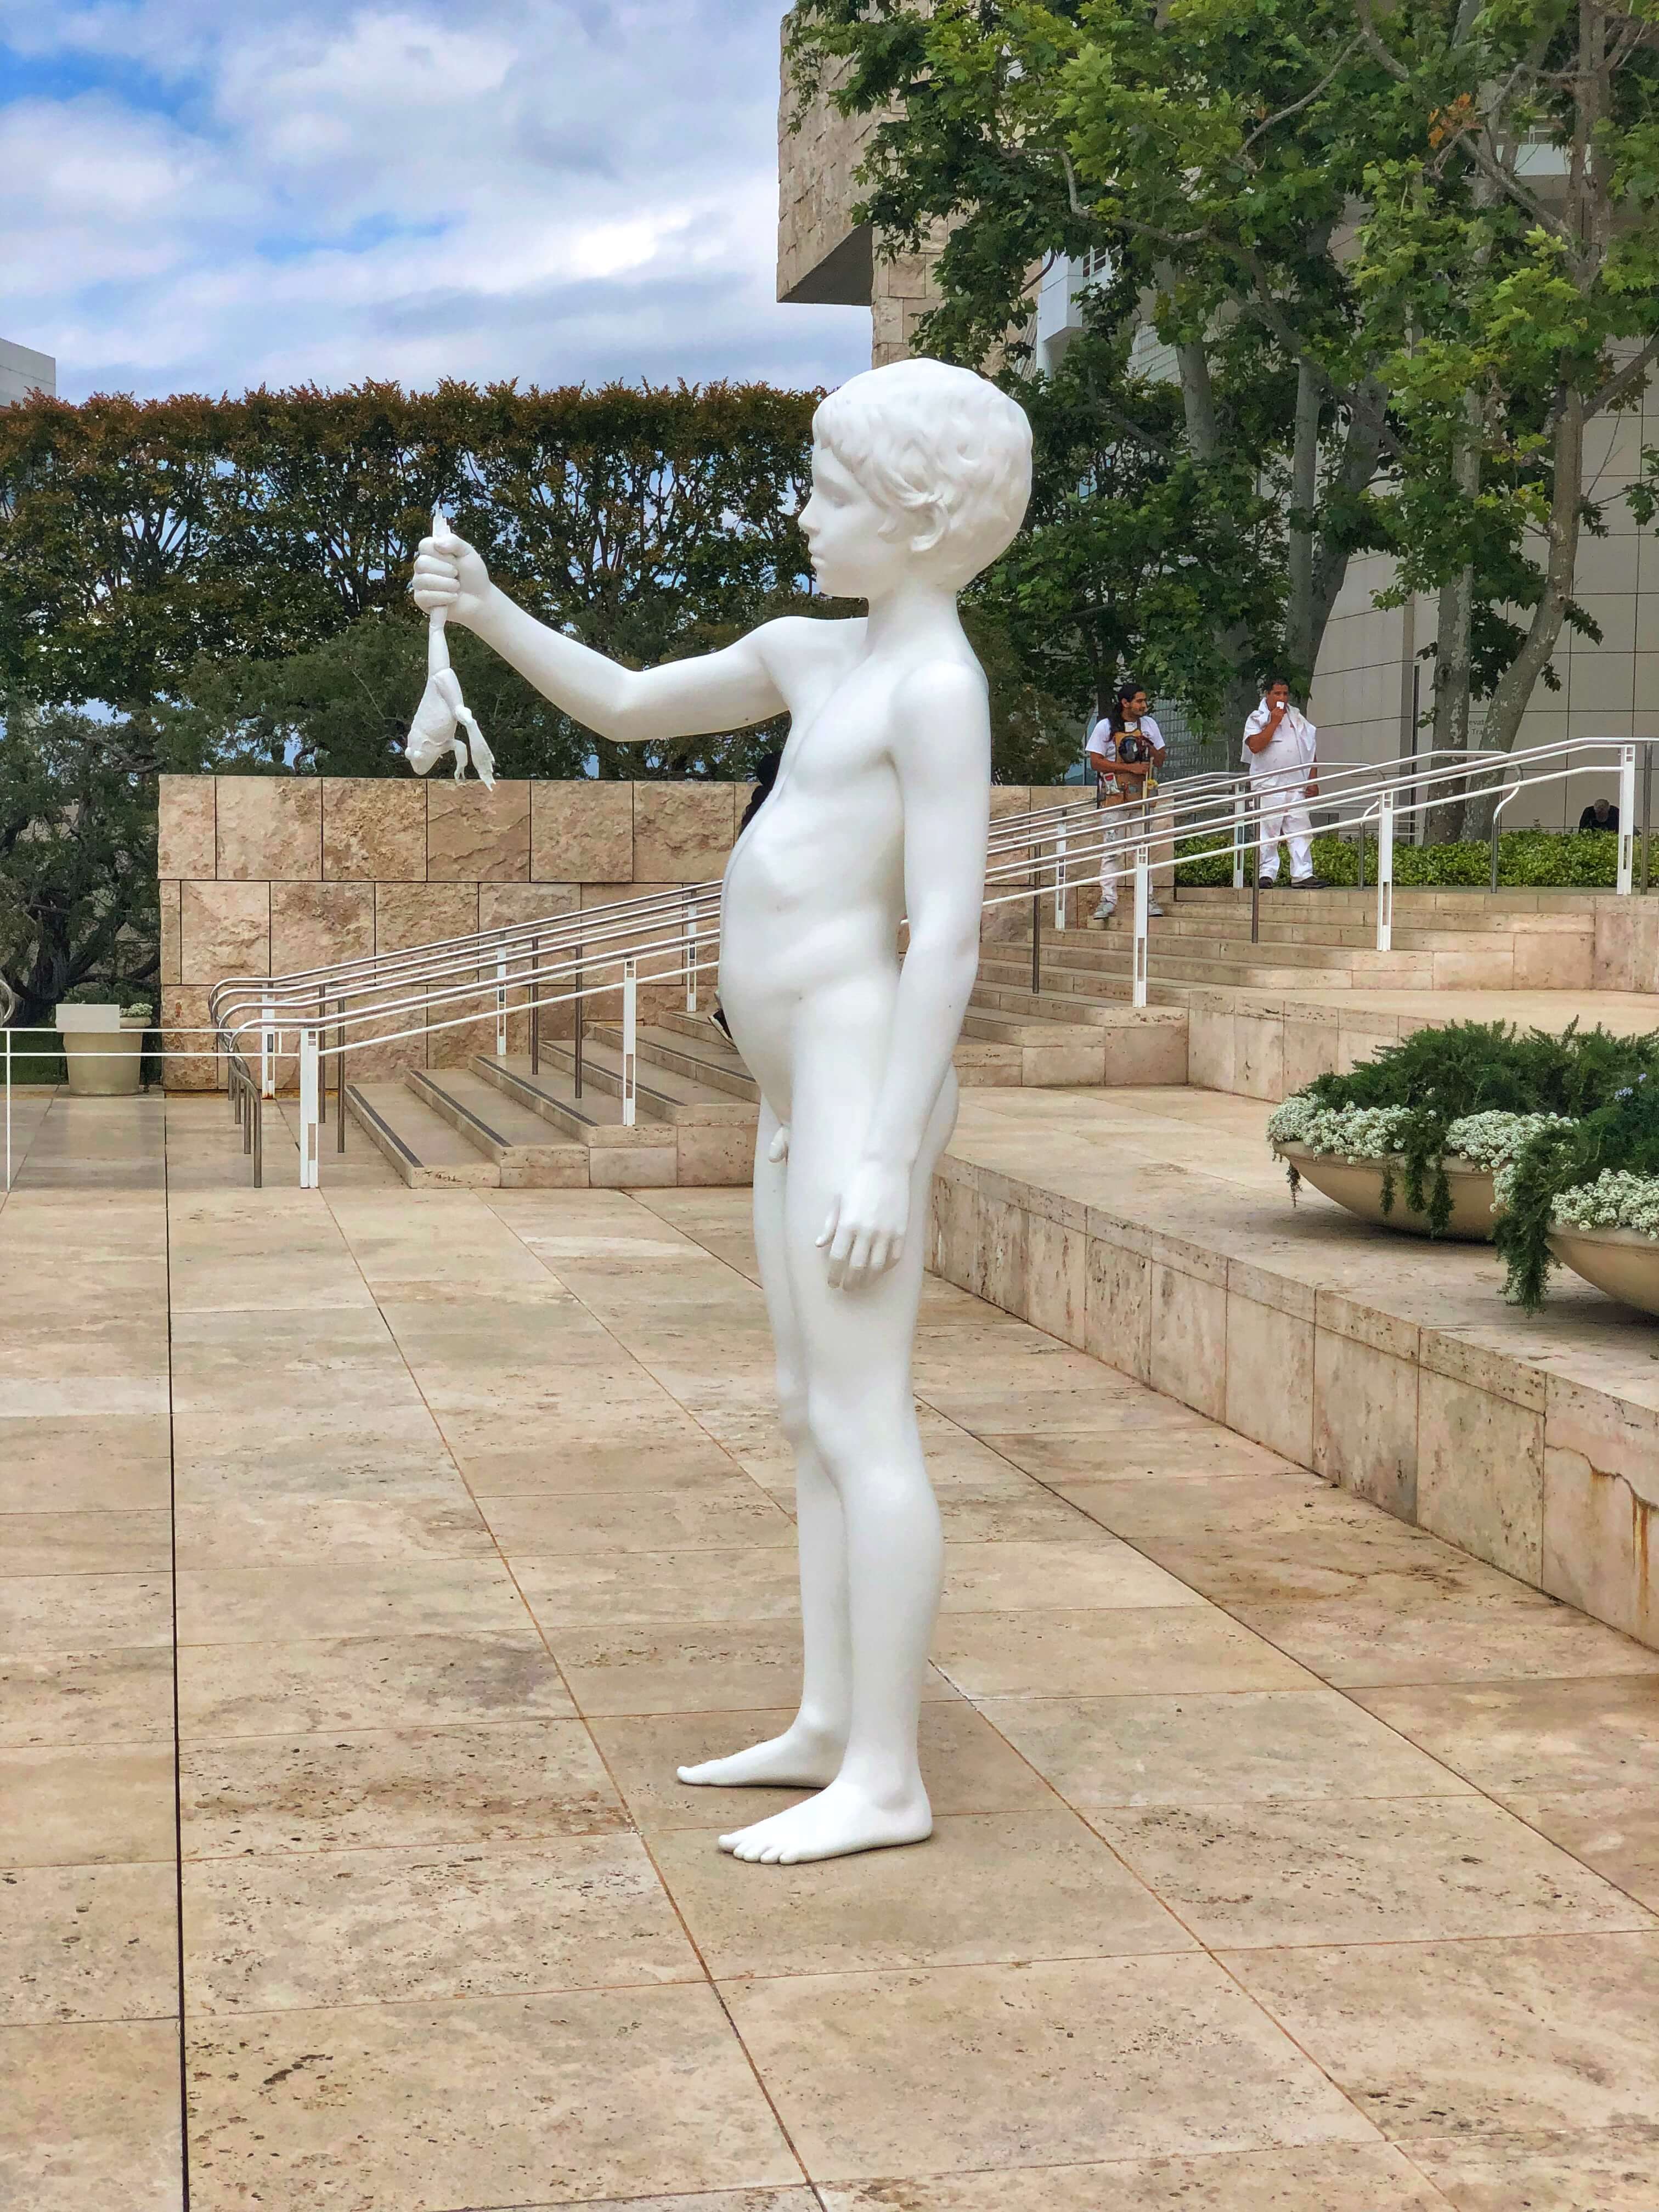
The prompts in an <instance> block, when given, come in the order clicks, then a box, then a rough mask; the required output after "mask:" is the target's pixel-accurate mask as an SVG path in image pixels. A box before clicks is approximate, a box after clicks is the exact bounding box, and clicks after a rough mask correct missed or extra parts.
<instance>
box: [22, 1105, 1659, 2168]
mask: <svg viewBox="0 0 1659 2212" xmlns="http://www.w3.org/2000/svg"><path fill="white" fill-rule="evenodd" d="M270 1146H271V1150H272V1153H273V1159H272V1164H271V1175H270V1186H271V1187H270V1188H267V1189H266V1190H264V1192H263V1193H258V1194H255V1193H252V1192H250V1191H247V1190H246V1189H245V1188H240V1186H239V1183H238V1182H237V1180H236V1176H235V1173H234V1170H235V1169H236V1168H237V1165H238V1163H237V1161H236V1159H235V1155H234V1139H233V1136H232V1133H231V1131H230V1128H229V1125H228V1121H227V1119H226V1117H225V1115H224V1113H223V1109H222V1106H221V1105H220V1104H218V1103H216V1102H206V1101H197V1100H191V1101H184V1102H179V1101H175V1102H173V1103H172V1104H171V1105H169V1106H165V1107H164V1106H163V1105H162V1103H161V1102H160V1101H159V1100H158V1101H149V1100H145V1101H140V1102H134V1103H131V1104H127V1103H119V1102H98V1103H95V1104H94V1103H91V1102H88V1104H87V1105H86V1106H85V1107H84V1108H80V1107H76V1106H74V1105H70V1104H69V1103H67V1102H64V1103H54V1105H53V1106H52V1110H51V1111H50V1112H44V1113H43V1112H39V1111H37V1112H35V1114H34V1116H33V1126H32V1127H31V1129H30V1131H29V1132H28V1149H27V1156H26V1157H25V1158H24V1159H23V1163H22V1168H21V1174H20V1176H19V1180H18V1184H17V1188H16V1189H15V1192H14V1194H13V1195H12V1196H11V1197H10V1199H9V1200H8V1201H7V1202H6V1203H5V1205H4V1206H3V1209H0V1516H3V1522H0V1546H3V1553H0V1568H3V1573H0V1865H3V1866H4V1867H5V1868H6V1869H8V1870H7V1871H6V1872H4V1873H0V2206H4V2207H6V2208H7V2212H11V2208H13V2207H15V2208H17V2212H178V2208H179V2207H181V2206H182V2204H183V2203H184V2201H185V2199H184V2187H185V2160H184V2154H183V2151H182V2148H181V2145H182V2142H183V2141H184V2136H183V2135H182V2134H181V2124H180V2123H181V2114H184V2115H185V2116H187V2130H188V2183H189V2203H190V2205H191V2207H192V2208H195V2212H233V2208H234V2212H241V2208H254V2207H259V2208H280V2209H281V2212H483V2208H506V2207H513V2208H520V2212H522V2208H545V2207H551V2206H553V2205H556V2204H570V2203H579V2204H586V2205H589V2206H597V2205H606V2206H610V2207H612V2208H617V2207H620V2206H623V2205H628V2206H632V2207H634V2208H635V2212H647V2208H649V2212H815V2208H816V2212H1176V2208H1180V2212H1268V2208H1273V2212H1428V2208H1431V2207H1435V2206H1444V2205H1447V2204H1450V2205H1455V2206H1458V2207H1461V2208H1463V2212H1513V2209H1514V2208H1516V2207H1520V2206H1525V2207H1528V2208H1529V2212H1651V2208H1652V2206H1653V2204H1654V2203H1655V2201H1656V2193H1659V2192H1656V2184H1655V2179H1654V2177H1655V2175H1656V2172H1659V2063H1656V2061H1659V2005H1656V2002H1655V1996H1654V1992H1655V1989H1656V1986H1659V1653H1655V1652H1653V1651H1650V1650H1644V1649H1643V1648H1641V1647H1639V1646H1638V1645H1636V1644H1632V1643H1630V1642H1628V1641H1626V1639H1624V1638H1621V1637H1620V1636H1619V1635H1617V1634H1616V1633H1615V1632H1613V1631H1612V1630H1609V1629H1606V1628H1602V1627H1601V1626H1597V1625H1596V1624H1594V1623H1591V1622H1588V1621H1584V1620H1582V1619H1578V1618H1577V1617H1575V1616H1573V1615H1571V1614H1570V1613H1567V1612H1566V1610H1565V1608H1561V1607H1553V1606H1548V1605H1547V1604H1546V1603H1545V1602H1544V1601H1541V1599H1540V1598H1539V1596H1538V1595H1537V1594H1536V1593H1535V1592H1533V1591H1529V1590H1526V1589H1522V1587H1521V1586H1520V1585H1519V1584H1517V1583H1511V1582H1510V1581H1509V1580H1507V1579H1506V1578H1505V1577H1504V1576H1502V1575H1500V1574H1498V1572H1496V1571H1494V1570H1492V1569H1491V1568H1488V1567H1485V1566H1482V1565H1479V1564H1478V1563H1477V1562H1474V1561H1473V1560H1471V1559H1468V1557H1467V1556H1466V1555H1464V1554H1462V1553H1458V1552H1455V1551H1454V1550H1453V1549H1452V1548H1451V1547H1449V1546H1448V1545H1446V1544H1444V1543H1442V1542H1440V1541H1437V1540H1436V1539H1435V1538H1434V1537H1432V1536H1430V1535H1428V1534H1425V1533H1424V1532H1422V1531H1421V1530H1419V1529H1415V1528H1408V1527H1407V1526H1404V1525H1403V1524H1401V1522H1398V1521H1395V1520H1394V1519H1392V1518H1390V1517H1389V1516H1387V1515H1385V1514H1383V1513H1381V1512H1379V1511H1377V1510H1375V1509H1374V1508H1371V1507H1370V1506H1368V1505H1366V1504H1363V1503H1361V1502H1359V1501H1358V1500H1356V1499H1354V1498H1349V1497H1346V1496H1344V1495H1342V1494H1341V1493H1340V1492H1334V1491H1331V1490H1328V1489H1327V1488H1325V1487H1324V1486H1322V1484H1320V1483H1318V1482H1317V1481H1316V1480H1313V1479H1312V1478H1311V1477H1310V1476H1308V1475H1306V1474H1303V1473H1301V1472H1299V1471H1297V1469H1295V1468H1292V1467H1291V1465H1289V1463H1288V1462H1284V1461H1282V1460H1279V1459H1278V1458H1276V1457H1275V1456H1274V1455H1273V1454H1272V1453H1271V1452H1269V1451H1267V1449H1264V1448H1262V1447H1261V1446H1259V1445H1255V1444H1252V1443H1247V1442H1246V1441H1244V1440H1243V1438H1242V1437H1238V1436H1237V1435H1236V1434H1234V1433H1233V1432H1232V1431H1229V1430H1226V1429H1224V1428H1221V1427H1219V1426H1218V1425H1216V1424H1214V1423H1212V1422H1211V1421H1208V1420H1206V1419H1204V1418H1203V1417H1202V1416H1201V1415H1200V1414H1198V1413H1194V1412H1192V1411H1190V1410H1189V1409H1188V1408H1186V1407H1182V1406H1179V1405H1177V1404H1176V1403H1175V1402H1174V1401H1171V1400H1170V1399H1167V1398H1163V1397H1159V1396H1158V1395H1155V1394H1154V1393H1153V1392H1152V1391H1151V1390H1150V1389H1146V1388H1145V1387H1144V1386H1142V1385H1140V1384H1139V1383H1135V1382H1133V1380H1131V1379H1129V1378H1127V1377H1126V1376H1122V1375H1120V1374H1117V1373H1115V1372H1113V1371H1112V1370H1109V1369H1108V1368H1106V1367H1104V1366H1103V1365H1102V1364H1100V1363H1098V1362H1097V1361H1095V1360H1093V1359H1091V1358H1088V1357H1086V1356H1085V1354H1083V1353H1081V1352H1076V1351H1073V1350H1071V1349H1068V1348H1066V1346H1063V1345H1061V1344H1060V1343H1058V1342H1057V1341H1056V1340H1054V1338H1052V1337H1048V1336H1046V1335H1043V1334H1041V1333H1039V1332H1038V1331H1037V1330H1036V1329H1034V1328H1030V1327H1028V1326H1026V1325H1025V1324H1024V1322H1018V1321H1016V1320H1014V1319H1012V1317H1011V1316H1008V1315H1006V1314H1004V1313H1002V1312H1000V1311H998V1310H996V1309H994V1308H993V1307H990V1306H987V1305H985V1304H981V1303H980V1302H979V1301H977V1300H975V1299H974V1298H972V1297H969V1296H968V1295H967V1294H965V1293H964V1292H963V1291H957V1290H955V1289H952V1288H950V1287H948V1286H946V1285H941V1284H936V1285H933V1286H931V1287H930V1291H929V1296H928V1300H927V1310H926V1315H925V1325H924V1331H923V1338H922V1342H921V1355H920V1359H919V1366H918V1377H917V1381H918V1389H919V1395H920V1397H921V1407H922V1420H923V1424H924V1427H925V1429H926V1431H927V1439H928V1443H929V1449H930V1451H931V1453H932V1455H933V1465H934V1469H935V1474H936V1476H937V1479H938V1482H939V1491H940V1495H941V1498H942V1501H943V1504H944V1506H945V1516H946V1522H947V1528H948V1533H949V1536H950V1541H951V1556H950V1582H949V1588H948V1590H947V1595H946V1599H945V1611H944V1613H943V1616H942V1618H941V1621H940V1626H939V1637H938V1639H937V1645H936V1654H935V1664H934V1669H933V1677H932V1680H931V1683H930V1695H929V1700H928V1704H927V1723H926V1738H927V1763H928V1769H929V1777H930V1783H931V1786H932V1787H933V1791H934V1796H935V1805H936V1808H937V1811H938V1814H939V1826H938V1832H937V1834H936V1836H935V1838H934V1839H933V1842H932V1843H930V1844H927V1845H926V1846H924V1847H921V1848H919V1849H916V1850H907V1851H897V1852H890V1853H884V1854H877V1855H874V1856H872V1857H868V1858H865V1859H856V1860H849V1861H842V1862H839V1863H830V1864H828V1865H824V1866H817V1867H812V1866H806V1867H796V1868H787V1869H786V1868H758V1867H749V1866H740V1865H738V1864H737V1863H734V1862H732V1861H730V1860H728V1859H726V1858H723V1857H721V1856H720V1853H719V1852H718V1850H716V1849H715V1846H714V1833H715V1832H716V1831H717V1830H718V1829H720V1828H722V1827H725V1826H730V1825H732V1823H733V1822H734V1821H735V1820H739V1819H741V1818H742V1817H744V1816H745V1815H747V1814H750V1813H751V1812H753V1811H759V1810H762V1809H764V1808H765V1807H766V1806H767V1805H768V1804H769V1803H773V1802H778V1800H777V1797H776V1796H775V1793H761V1792H744V1793H738V1796H739V1802H736V1803H734V1802H732V1794H731V1793H722V1794H721V1795H720V1796H714V1795H713V1794H712V1793H705V1792H700V1791H695V1790H689V1789H686V1788H684V1786H682V1785H681V1784H678V1782H677V1781H676V1780H675V1779H674V1767H675V1765H676V1763H677V1762H678V1761H681V1760H684V1759H688V1758H690V1759H695V1758H697V1757H701V1756H702V1755H704V1754H706V1753H712V1752H715V1751H719V1750H723V1749H726V1748H730V1747H735V1746H736V1745H738V1743H740V1742H742V1741H746V1740H748V1739H750V1737H752V1736H753V1735H756V1734H757V1732H764V1731H765V1730H766V1729H768V1727H769V1725H770V1724H771V1723H773V1722H774V1721H775V1717H776V1716H777V1714H778V1713H779V1711H781V1709H782V1708H784V1707H786V1706H787V1703H788V1700H789V1699H790V1696H791V1693H792V1691H793V1686H794V1669H795V1652H794V1626H793V1619H794V1607H795V1596H794V1587H793V1557H792V1549H791V1547H792V1545H793V1527H792V1524H791V1522H790V1519H789V1502H790V1500H789V1482H788V1469H787V1462H786V1455H785V1454H784V1451H783V1449H782V1447H781V1439H780V1437H779V1436H778V1434H777V1431H776V1429H775V1423H774V1420H773V1416H772V1410H771V1379H770V1374H769V1346H768V1341H767V1334H766V1328H765V1322H764V1317H763V1312H762V1310H761V1304H760V1298H759V1294H758V1291H757V1288H756V1286H755V1284H754V1281H753V1276H752V1259H751V1255H750V1246H749V1239H748V1233H747V1224H746V1212H747V1200H746V1194H744V1193H741V1192H723V1191H706V1190H702V1191H696V1190H694V1191H664V1192H660V1193H653V1194H645V1195H644V1196H643V1197H641V1198H634V1197H629V1196H625V1195H623V1194H615V1193H608V1192H600V1191H574V1192H522V1193H519V1192H511V1191H508V1192H500V1191H489V1192H463V1191H456V1192H431V1193H411V1192H408V1191H405V1190H404V1189H403V1188H401V1187H400V1186H398V1185H397V1184H396V1183H394V1182H392V1177H391V1174H390V1170H386V1169H385V1168H384V1167H383V1166H382V1164H381V1163H380V1161H379V1160H378V1159H376V1158H373V1157H371V1156H368V1154H367V1152H366V1150H365V1148H363V1147H362V1146H358V1147H356V1150H355V1151H354V1152H352V1153H350V1154H349V1155H348V1157H347V1160H346V1162H345V1163H344V1164H341V1163H339V1162H337V1160H336V1159H334V1158H333V1157H332V1156H331V1155H329V1156H328V1157H325V1163H324V1175H325V1188H324V1189H323V1190H322V1191H320V1192H310V1193H302V1192H300V1191H298V1190H296V1189H294V1188H289V1187H288V1185H287V1182H286V1180H285V1170H284V1168H283V1162H282V1160H281V1158H278V1157H275V1155H276V1152H277V1139H276V1135H275V1133H274V1132H273V1133H272V1134H271V1136H270ZM1262 1387H1263V1388H1264V1389H1267V1388H1271V1378H1270V1377H1268V1376H1264V1377H1263V1382H1262ZM1389 1611H1395V1612H1397V1613H1400V1614H1401V1615H1402V1616H1403V1615H1409V1616H1410V1617H1411V1619H1412V1620H1413V1621H1414V1622H1418V1623H1420V1624H1422V1628H1423V1632H1422V1634H1421V1635H1420V1636H1419V1637H1418V1638H1413V1639H1407V1642H1406V1643H1405V1644H1402V1643H1401V1642H1399V1641H1395V1643H1393V1644H1390V1645H1389V1647H1388V1649H1387V1652H1386V1655H1385V1658H1384V1660H1383V1662H1379V1663H1378V1665H1377V1666H1376V1668H1375V1669H1374V1668H1373V1667H1372V1666H1371V1664H1370V1658H1369V1655H1370V1653H1371V1652H1372V1651H1374V1650H1377V1649H1378V1648H1379V1647H1378V1645H1377V1643H1376V1638H1374V1637H1373V1636H1372V1635H1371V1633H1370V1630H1369V1627H1368V1626H1367V1624H1370V1623H1371V1622H1373V1621H1374V1620H1375V1619H1376V1616H1377V1615H1378V1614H1379V1613H1386V1612H1389ZM1345 1620H1351V1621H1352V1623H1353V1624H1354V1633H1353V1634H1352V1636H1347V1635H1345V1631H1344V1623H1345ZM1564 1630H1565V1631H1566V1633H1562V1631H1564ZM1408 1648H1409V1649H1413V1650H1416V1651H1417V1652H1418V1653H1419V1659H1418V1662H1417V1664H1416V1665H1415V1666H1414V1667H1413V1666H1410V1665H1402V1664H1401V1650H1404V1649H1408ZM1494 1652H1498V1653H1501V1655H1502V1661H1503V1671H1502V1672H1498V1673H1495V1672H1493V1670H1492V1663H1491V1655H1492V1653H1494ZM180 1898H181V1899H182V1935H181V1932H180V1920H179V1913H178V1909H177V1907H178V1900H179V1899H180Z"/></svg>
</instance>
